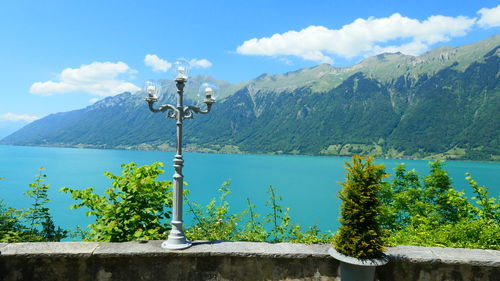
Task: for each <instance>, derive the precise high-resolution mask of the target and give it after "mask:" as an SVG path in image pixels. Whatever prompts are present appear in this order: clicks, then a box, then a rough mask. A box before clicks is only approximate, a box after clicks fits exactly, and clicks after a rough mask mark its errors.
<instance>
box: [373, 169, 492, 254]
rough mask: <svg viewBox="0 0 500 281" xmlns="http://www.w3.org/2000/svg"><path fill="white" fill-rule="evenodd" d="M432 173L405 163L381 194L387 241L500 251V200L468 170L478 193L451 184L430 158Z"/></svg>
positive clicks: (468, 178) (444, 172) (471, 181)
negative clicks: (423, 173)
mask: <svg viewBox="0 0 500 281" xmlns="http://www.w3.org/2000/svg"><path fill="white" fill-rule="evenodd" d="M429 166H430V174H429V175H427V176H425V177H423V179H419V177H418V175H417V173H416V172H415V171H414V170H411V171H407V170H406V169H405V167H404V165H399V166H397V167H396V168H395V176H394V178H393V179H392V181H391V182H390V183H389V184H386V185H384V188H383V190H382V192H381V198H382V202H383V212H382V213H381V222H382V225H383V228H384V229H385V230H386V231H387V232H389V233H390V237H389V240H388V241H387V244H388V245H416V246H441V247H466V248H485V249H500V204H499V203H498V202H497V201H498V200H497V199H495V198H492V197H489V192H488V188H487V187H485V186H480V185H478V184H477V183H476V181H474V180H473V179H472V177H471V176H470V174H467V177H466V180H467V181H468V183H469V186H470V187H471V188H472V190H473V192H474V193H475V194H476V196H474V197H472V198H468V197H466V196H465V193H464V192H461V191H457V190H455V189H454V188H453V186H452V182H451V179H450V177H449V175H448V173H447V171H446V170H445V169H444V164H443V163H442V162H431V163H430V164H429Z"/></svg>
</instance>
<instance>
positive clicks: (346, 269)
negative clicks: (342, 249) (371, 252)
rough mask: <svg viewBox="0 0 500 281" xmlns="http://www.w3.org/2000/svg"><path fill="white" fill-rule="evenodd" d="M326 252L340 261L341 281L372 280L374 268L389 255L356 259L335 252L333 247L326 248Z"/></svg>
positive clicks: (387, 258) (385, 261)
mask: <svg viewBox="0 0 500 281" xmlns="http://www.w3.org/2000/svg"><path fill="white" fill-rule="evenodd" d="M328 254H330V256H332V257H333V258H335V259H337V260H339V261H340V280H341V281H373V280H374V278H375V268H376V267H377V266H380V265H384V264H386V263H388V262H389V257H388V256H384V257H383V258H380V259H357V258H353V257H349V256H346V255H343V254H341V253H339V252H337V251H336V250H335V249H334V248H333V247H330V249H328Z"/></svg>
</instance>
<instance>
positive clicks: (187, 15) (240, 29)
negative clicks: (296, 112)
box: [0, 0, 500, 137]
mask: <svg viewBox="0 0 500 281" xmlns="http://www.w3.org/2000/svg"><path fill="white" fill-rule="evenodd" d="M499 27H500V1H488V0H478V1H469V0H467V1H465V0H462V1H457V0H455V1H448V0H443V1H435V0H434V1H428V0H420V1H400V0H398V1H370V0H365V1H360V0H350V1H333V0H330V1H314V0H311V1H294V0H288V1H270V0H267V1H260V0H255V1H240V0H232V1H230V0H227V1H218V0H213V1H201V0H200V1H190V0H183V1H166V0H163V1H148V0H144V1H126V0H120V1H116V0H106V1H102V0H86V1H83V0H82V1H67V0H66V1H51V0H44V1H35V0H33V1H24V0H2V1H1V2H0V40H1V41H0V73H1V74H0V97H1V102H0V137H2V136H5V134H7V133H9V132H11V131H13V130H15V129H16V128H19V127H20V126H22V125H23V124H26V123H27V122H30V121H33V120H36V119H37V118H40V117H44V116H46V115H48V114H50V113H55V112H61V111H68V110H73V109H78V108H83V107H85V106H88V105H90V104H92V103H93V102H95V101H96V100H99V99H102V98H104V97H106V96H111V95H114V94H117V93H119V92H122V91H125V90H131V91H133V90H135V89H138V88H139V87H141V86H142V84H143V81H144V80H146V79H151V78H153V79H158V78H170V75H169V74H168V68H169V67H170V64H171V63H173V62H174V61H175V60H176V59H177V58H185V59H187V60H189V61H191V62H192V65H193V67H192V75H196V74H206V75H212V76H214V77H216V78H217V79H220V80H226V81H229V82H240V81H246V80H250V79H252V78H255V77H257V76H259V75H260V74H262V73H284V72H287V71H293V70H297V69H300V68H304V67H311V66H314V65H317V64H319V63H324V62H326V63H330V64H332V65H334V66H348V65H352V64H355V63H357V62H359V61H360V60H362V59H363V58H365V57H366V56H370V55H373V54H377V53H381V52H394V51H401V52H403V53H407V54H412V55H418V54H421V53H424V52H425V51H427V50H430V49H432V48H435V47H438V46H441V45H449V46H458V45H462V44H467V43H472V42H476V41H479V40H482V39H485V38H487V37H489V36H492V35H495V34H499V30H500V28H499Z"/></svg>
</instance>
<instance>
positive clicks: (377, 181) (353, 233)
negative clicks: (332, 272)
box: [333, 155, 388, 259]
mask: <svg viewBox="0 0 500 281" xmlns="http://www.w3.org/2000/svg"><path fill="white" fill-rule="evenodd" d="M345 169H346V170H347V174H346V176H345V182H343V183H340V184H341V185H342V189H341V190H340V192H339V198H340V199H341V200H342V205H341V218H340V224H341V226H340V228H339V231H338V232H337V234H336V235H335V239H334V242H333V244H334V247H335V249H336V250H337V252H339V253H341V254H343V255H346V256H350V257H354V258H358V259H374V258H382V257H383V255H384V254H383V251H384V247H383V238H384V237H383V232H382V229H381V228H380V224H379V218H378V214H379V213H380V211H381V209H380V202H379V192H380V189H381V184H382V179H383V178H385V177H387V176H388V175H387V174H386V173H385V172H384V165H374V164H373V158H372V157H362V156H359V155H354V156H353V157H352V162H345Z"/></svg>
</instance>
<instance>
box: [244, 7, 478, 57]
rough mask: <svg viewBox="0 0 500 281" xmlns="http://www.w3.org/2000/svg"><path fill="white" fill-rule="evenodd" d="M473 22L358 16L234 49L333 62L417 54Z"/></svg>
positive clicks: (460, 18)
mask: <svg viewBox="0 0 500 281" xmlns="http://www.w3.org/2000/svg"><path fill="white" fill-rule="evenodd" d="M475 21H476V19H475V18H468V17H464V16H458V17H447V16H440V15H438V16H430V17H429V18H427V19H426V20H423V21H419V20H417V19H411V18H408V17H404V16H401V15H400V14H397V13H396V14H393V15H391V16H390V17H385V18H374V17H370V18H368V19H361V18H359V19H356V20H355V21H354V22H352V23H350V24H347V25H344V26H342V28H340V29H328V28H326V27H324V26H309V27H307V28H304V29H302V30H300V31H294V30H292V31H288V32H285V33H282V34H274V35H272V36H271V37H264V38H253V39H250V40H247V41H245V42H243V44H242V45H240V46H238V47H237V49H236V51H237V52H238V53H239V54H243V55H265V56H296V57H300V58H302V59H305V60H312V61H317V62H327V63H331V62H332V57H331V56H332V55H336V56H340V57H344V58H353V57H357V56H362V55H367V54H374V53H378V52H383V51H388V50H390V51H401V52H403V53H407V54H419V53H422V52H424V51H426V50H427V49H428V48H429V46H430V45H432V44H435V43H438V42H446V41H449V40H450V39H451V38H453V37H457V36H464V35H466V33H467V31H468V30H469V29H470V28H471V27H472V26H473V25H474V24H475ZM394 41H396V42H394ZM391 43H393V44H392V45H391ZM394 43H396V44H394Z"/></svg>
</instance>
